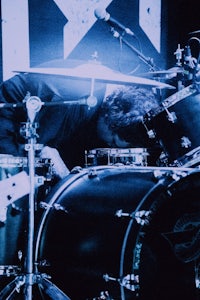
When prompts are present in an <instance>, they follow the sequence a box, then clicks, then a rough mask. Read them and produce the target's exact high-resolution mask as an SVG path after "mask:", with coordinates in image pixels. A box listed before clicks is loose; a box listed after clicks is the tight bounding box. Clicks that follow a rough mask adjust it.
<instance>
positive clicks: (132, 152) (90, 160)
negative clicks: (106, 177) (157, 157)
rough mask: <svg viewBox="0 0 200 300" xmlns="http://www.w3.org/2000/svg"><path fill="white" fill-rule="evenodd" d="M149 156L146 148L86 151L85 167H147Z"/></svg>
mask: <svg viewBox="0 0 200 300" xmlns="http://www.w3.org/2000/svg"><path fill="white" fill-rule="evenodd" d="M148 156H149V153H148V151H147V149H146V148H128V149H120V148H96V149H93V150H89V151H85V167H91V166H100V165H115V164H123V165H136V166H147V161H148V159H147V158H148Z"/></svg>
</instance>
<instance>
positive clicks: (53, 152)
mask: <svg viewBox="0 0 200 300" xmlns="http://www.w3.org/2000/svg"><path fill="white" fill-rule="evenodd" d="M40 157H41V158H49V159H51V162H52V164H53V166H52V169H53V173H54V174H55V175H57V176H58V177H60V178H61V179H62V178H64V177H65V176H67V175H68V174H69V173H70V172H69V169H68V168H67V167H66V165H65V163H64V162H63V160H62V158H61V156H60V154H59V152H58V150H57V149H55V148H51V147H48V146H45V147H43V149H42V150H41V152H40Z"/></svg>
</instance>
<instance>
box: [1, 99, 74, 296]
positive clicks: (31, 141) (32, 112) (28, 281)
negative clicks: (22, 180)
mask: <svg viewBox="0 0 200 300" xmlns="http://www.w3.org/2000/svg"><path fill="white" fill-rule="evenodd" d="M41 105H42V104H41V100H40V99H39V98H38V97H29V99H28V100H27V101H26V108H27V114H28V117H29V121H30V122H27V123H26V130H25V137H26V139H27V140H28V143H27V144H26V145H25V150H26V151H28V170H29V179H30V193H29V208H28V239H27V253H26V255H27V257H26V259H25V266H24V269H25V272H24V274H20V275H17V276H16V278H15V279H14V280H13V281H12V282H11V283H9V284H8V285H7V286H6V287H5V288H4V289H3V290H2V291H1V292H0V299H1V300H11V299H14V296H15V295H16V296H17V299H19V295H22V299H25V300H32V299H34V297H33V285H34V284H37V285H38V286H39V289H40V290H41V292H44V294H46V295H47V296H48V299H52V300H55V299H59V300H70V298H69V297H68V296H66V295H65V294H64V293H63V292H62V291H61V290H60V289H59V288H58V287H56V286H55V285H54V284H53V283H52V282H50V281H49V280H48V278H49V276H48V275H47V274H40V273H36V272H35V270H34V266H35V263H34V253H33V248H34V246H33V245H34V227H35V225H34V213H35V150H38V149H37V147H38V144H36V138H37V137H38V135H37V134H36V128H37V123H34V119H35V116H36V113H37V112H38V111H39V110H40V109H41ZM22 286H24V289H23V290H22V291H21V288H22ZM20 299H21V296H20ZM42 299H44V297H43V296H42ZM37 300H38V298H37Z"/></svg>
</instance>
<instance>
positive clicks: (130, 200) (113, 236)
mask: <svg viewBox="0 0 200 300" xmlns="http://www.w3.org/2000/svg"><path fill="white" fill-rule="evenodd" d="M176 170H177V171H176ZM199 193H200V172H199V171H195V170H194V169H193V170H192V171H190V170H189V171H188V170H187V169H185V170H183V169H182V170H180V169H179V170H178V169H176V168H174V169H171V170H170V169H169V168H167V169H164V168H163V169H162V170H161V169H160V170H158V169H157V168H148V167H146V168H140V167H138V168H133V167H130V166H124V167H121V166H120V167H119V166H104V167H102V166H98V167H94V168H87V169H81V170H79V172H78V173H76V174H70V175H69V176H67V177H66V178H65V179H63V180H62V181H61V182H60V183H59V184H58V185H57V186H56V187H55V189H54V190H52V191H51V192H50V194H49V195H48V197H47V199H46V201H45V203H42V206H43V207H44V208H45V211H44V215H43V217H42V219H41V223H40V225H39V228H38V232H37V238H36V253H35V256H36V262H37V266H38V271H39V272H42V273H47V274H48V275H50V276H51V278H52V279H51V281H52V282H53V283H54V284H56V285H57V286H58V287H59V288H60V289H61V290H62V291H64V292H65V293H66V294H67V295H68V297H70V299H72V300H95V299H107V300H111V299H112V300H118V299H126V300H127V299H145V300H146V299H156V300H160V299H162V300H165V299H166V300H168V299H171V298H172V296H173V297H177V299H187V300H188V299H190V300H192V299H197V298H196V296H197V293H198V288H197V282H198V273H199V269H198V259H199V252H200V251H199V249H200V247H199V232H198V231H199V228H200V222H199V220H200V218H199V217H200V209H199V208H200V201H199Z"/></svg>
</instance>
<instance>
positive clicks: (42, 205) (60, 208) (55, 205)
mask: <svg viewBox="0 0 200 300" xmlns="http://www.w3.org/2000/svg"><path fill="white" fill-rule="evenodd" d="M40 207H41V208H43V209H45V210H47V209H50V208H54V209H55V210H62V211H64V212H65V213H68V211H67V210H66V209H65V207H64V206H62V205H60V204H58V203H54V204H53V205H50V204H48V203H46V202H44V201H41V202H40Z"/></svg>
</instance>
